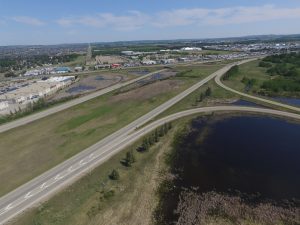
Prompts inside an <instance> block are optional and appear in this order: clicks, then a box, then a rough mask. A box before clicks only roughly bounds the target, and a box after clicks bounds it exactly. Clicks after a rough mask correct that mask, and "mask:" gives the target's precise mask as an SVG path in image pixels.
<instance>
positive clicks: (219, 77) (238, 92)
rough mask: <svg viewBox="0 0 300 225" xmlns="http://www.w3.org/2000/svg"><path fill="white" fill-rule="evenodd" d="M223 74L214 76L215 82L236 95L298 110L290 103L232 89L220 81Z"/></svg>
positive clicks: (299, 109) (298, 109)
mask: <svg viewBox="0 0 300 225" xmlns="http://www.w3.org/2000/svg"><path fill="white" fill-rule="evenodd" d="M223 75H224V74H218V75H217V76H216V77H215V82H216V83H217V84H218V85H219V86H220V87H222V88H224V89H226V90H227V91H230V92H233V93H236V94H238V95H241V96H244V97H247V98H250V99H254V100H257V101H261V102H264V103H268V104H270V105H274V106H279V107H282V108H285V109H289V110H292V111H295V112H300V108H298V107H294V106H291V105H286V104H283V103H280V102H276V101H272V100H269V99H265V98H261V97H258V96H253V95H249V94H245V93H243V92H240V91H237V90H234V89H232V88H230V87H228V86H226V85H225V84H223V83H222V81H221V79H222V76H223Z"/></svg>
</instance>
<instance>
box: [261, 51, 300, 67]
mask: <svg viewBox="0 0 300 225" xmlns="http://www.w3.org/2000/svg"><path fill="white" fill-rule="evenodd" d="M262 61H263V62H270V63H289V64H293V65H295V66H300V53H287V54H280V55H271V56H267V57H265V58H264V59H263V60H262Z"/></svg>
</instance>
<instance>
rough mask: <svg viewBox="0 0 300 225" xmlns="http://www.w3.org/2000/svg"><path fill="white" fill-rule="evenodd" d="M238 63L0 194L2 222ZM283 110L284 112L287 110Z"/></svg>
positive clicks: (122, 144)
mask: <svg viewBox="0 0 300 225" xmlns="http://www.w3.org/2000/svg"><path fill="white" fill-rule="evenodd" d="M248 61H249V60H243V61H240V62H238V64H242V63H245V62H248ZM236 64H237V63H232V64H229V65H226V66H225V67H223V68H222V69H220V70H218V71H216V72H215V73H213V74H211V75H209V76H208V77H206V78H205V79H203V80H201V81H200V82H198V83H196V84H194V85H193V86H191V87H190V88H188V89H186V90H185V91H183V92H181V93H180V94H178V95H177V96H175V97H173V98H172V99H170V100H168V101H167V102H165V103H163V104H162V105H160V106H158V107H157V108H155V109H154V110H152V111H150V112H149V113H147V114H145V115H143V116H142V117H140V118H138V119H137V120H135V121H133V122H132V123H130V124H128V125H127V126H125V127H123V128H122V129H120V130H118V131H117V132H115V133H113V134H111V135H109V136H108V137H106V138H104V139H102V140H101V141H99V142H98V143H96V144H94V145H92V146H90V147H89V148H87V149H85V150H83V151H82V152H80V153H78V154H77V155H75V156H73V157H72V158H70V159H68V160H66V161H64V162H62V163H61V164H59V165H57V166H55V167H54V168H52V169H50V170H48V171H47V172H45V173H43V174H41V175H40V176H38V177H36V178H34V179H33V180H31V181H29V182H28V183H26V184H24V185H22V186H20V187H19V188H17V189H15V190H14V191H12V192H10V193H8V194H7V195H5V196H3V197H1V198H0V224H2V223H4V222H5V221H7V220H9V219H10V218H12V217H14V216H15V215H17V214H19V213H20V212H22V211H23V210H25V209H27V208H28V207H30V206H32V205H33V204H35V203H37V202H40V201H41V200H43V199H45V198H47V197H49V196H50V195H51V194H52V193H54V192H55V191H56V190H58V189H59V188H61V187H63V186H64V185H66V184H70V183H71V182H73V181H74V179H78V178H79V177H80V176H81V175H83V174H84V172H86V171H87V170H89V169H91V168H93V167H95V166H97V165H99V164H100V163H102V162H103V161H105V160H107V158H109V157H110V156H111V155H113V154H115V153H116V152H117V151H120V150H121V149H122V148H124V147H125V146H127V145H128V144H129V143H132V140H136V138H135V137H137V136H138V134H139V133H137V132H139V131H138V130H137V129H136V128H138V127H141V126H143V125H145V124H146V123H147V122H149V121H150V120H151V119H153V118H155V117H156V116H157V115H159V114H160V113H162V112H163V111H165V110H166V109H168V108H170V107H171V106H173V105H175V104H176V103H177V102H179V101H180V100H182V99H184V98H185V97H186V96H188V95H189V94H191V93H192V92H194V91H195V90H197V89H198V88H199V87H201V86H202V85H204V84H205V83H207V82H208V81H210V80H212V79H214V78H215V77H216V76H218V75H220V74H224V73H226V72H227V71H228V70H229V69H230V68H231V67H232V66H233V65H236ZM208 109H209V108H207V111H209V110H210V111H212V109H209V110H208ZM215 109H217V108H215ZM199 110H202V109H199ZM259 110H261V109H259ZM199 112H200V111H199ZM282 113H283V114H284V113H285V112H282ZM182 115H184V114H182ZM287 115H291V114H287ZM143 129H144V128H143ZM143 129H141V130H143ZM132 132H133V136H132ZM135 135H136V136H135ZM129 137H130V138H129Z"/></svg>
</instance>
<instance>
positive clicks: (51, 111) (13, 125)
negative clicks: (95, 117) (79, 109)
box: [0, 69, 167, 133]
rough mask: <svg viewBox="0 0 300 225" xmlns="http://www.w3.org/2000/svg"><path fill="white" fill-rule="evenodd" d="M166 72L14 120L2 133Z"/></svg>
mask: <svg viewBox="0 0 300 225" xmlns="http://www.w3.org/2000/svg"><path fill="white" fill-rule="evenodd" d="M165 70H167V69H162V70H158V71H155V72H151V73H149V74H146V75H143V76H140V77H138V78H135V79H132V80H129V81H126V82H124V83H118V84H115V85H112V86H110V87H107V88H104V89H102V90H99V91H96V92H93V93H91V94H88V95H85V96H83V97H80V98H76V99H74V100H70V101H68V102H66V103H63V104H61V105H58V106H54V107H51V108H49V109H46V110H44V111H41V112H38V113H34V114H32V115H29V116H26V117H23V118H21V119H17V120H14V121H12V122H9V123H6V124H3V125H1V126H0V133H2V132H5V131H8V130H10V129H13V128H16V127H19V126H22V125H25V124H28V123H31V122H33V121H35V120H39V119H41V118H44V117H46V116H49V115H52V114H54V113H57V112H60V111H63V110H65V109H68V108H70V107H72V106H75V105H78V104H80V103H83V102H86V101H89V100H91V99H93V98H97V97H99V96H101V95H104V94H107V93H109V92H111V91H115V90H117V89H119V88H121V87H125V86H127V85H129V84H132V83H135V82H137V81H139V80H143V79H145V78H147V77H150V76H152V75H153V74H156V73H160V72H163V71H165Z"/></svg>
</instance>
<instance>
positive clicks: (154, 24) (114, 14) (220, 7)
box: [0, 0, 300, 46]
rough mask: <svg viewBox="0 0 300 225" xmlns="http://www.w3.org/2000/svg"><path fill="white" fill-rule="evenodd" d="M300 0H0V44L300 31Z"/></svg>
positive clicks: (106, 40)
mask: <svg viewBox="0 0 300 225" xmlns="http://www.w3.org/2000/svg"><path fill="white" fill-rule="evenodd" d="M299 21H300V0H284V1H282V0H251V1H249V0H247V1H245V0H239V1H238V0H206V1H202V0H51V1H50V0H48V1H46V0H0V46H4V45H28V44H61V43H89V42H111V41H130V40H163V39H201V38H217V37H233V36H246V35H260V34H299V33H300V22H299Z"/></svg>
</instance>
